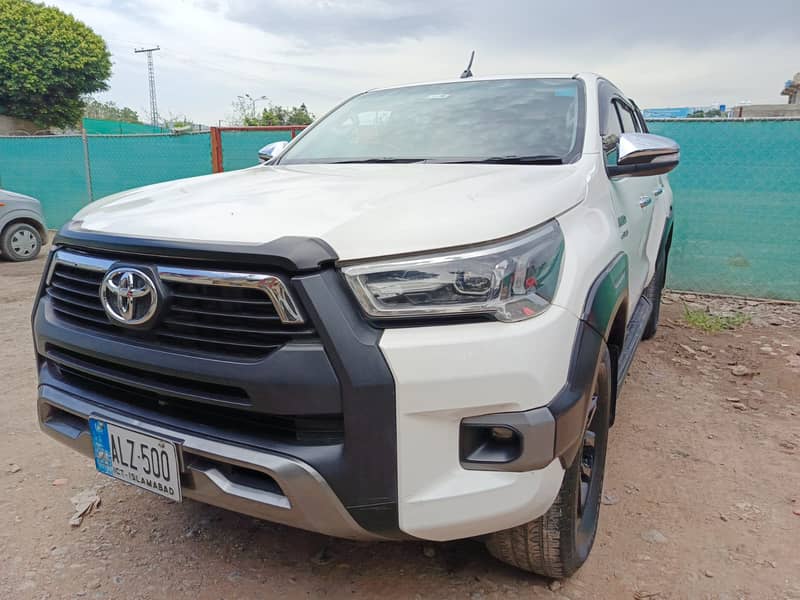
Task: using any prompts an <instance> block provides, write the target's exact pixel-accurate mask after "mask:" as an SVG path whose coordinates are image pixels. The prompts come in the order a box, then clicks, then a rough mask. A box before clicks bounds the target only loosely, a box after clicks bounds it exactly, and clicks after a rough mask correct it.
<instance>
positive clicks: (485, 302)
mask: <svg viewBox="0 0 800 600" xmlns="http://www.w3.org/2000/svg"><path fill="white" fill-rule="evenodd" d="M563 253H564V236H563V235H562V234H561V228H560V227H559V226H558V223H557V222H556V221H549V222H548V223H545V224H544V225H542V226H540V227H537V228H536V229H533V230H531V231H528V232H526V233H525V234H522V235H520V236H518V237H515V238H513V239H511V240H506V241H503V242H498V243H495V244H490V245H486V246H482V247H478V248H471V249H467V250H451V251H445V252H440V253H435V254H428V255H423V256H416V257H410V258H398V259H394V260H386V261H381V262H373V263H365V264H359V265H353V266H348V267H344V268H343V269H342V272H343V273H344V275H345V277H346V279H347V283H348V284H349V285H350V287H351V288H352V290H353V292H354V293H355V295H356V298H358V301H359V303H360V304H361V306H362V308H363V309H364V312H366V313H367V314H368V315H369V316H370V317H374V318H379V319H380V318H394V319H402V318H406V319H407V318H414V317H427V316H447V315H465V314H485V315H490V316H493V317H494V318H496V319H498V320H500V321H506V322H512V321H522V320H524V319H529V318H531V317H533V316H536V315H538V314H539V313H541V312H542V311H543V310H544V309H546V308H547V307H548V306H549V305H550V301H551V300H552V299H553V295H554V294H555V291H556V285H557V283H558V276H559V271H560V268H561V258H562V255H563Z"/></svg>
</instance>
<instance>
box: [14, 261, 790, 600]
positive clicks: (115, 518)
mask: <svg viewBox="0 0 800 600" xmlns="http://www.w3.org/2000/svg"><path fill="white" fill-rule="evenodd" d="M42 264H43V261H42V260H41V259H40V260H37V261H35V262H33V263H27V264H9V263H0V361H1V362H0V364H1V365H2V380H0V389H2V402H1V403H0V432H2V435H0V598H4V599H5V598H8V599H17V598H20V599H26V598H32V599H40V598H42V599H43V598H58V599H60V598H77V597H80V598H98V599H99V598H143V599H144V598H146V599H156V598H170V599H182V598H190V599H192V600H203V599H214V600H218V599H220V598H225V599H233V598H242V599H244V598H247V599H249V598H267V597H273V596H280V597H284V598H320V597H328V598H341V597H348V598H376V597H386V598H389V597H391V598H470V599H482V598H522V597H524V598H547V599H553V600H565V599H572V600H577V599H592V598H601V599H606V598H608V599H618V598H619V599H630V598H635V599H638V600H645V599H653V600H655V599H668V598H692V599H694V598H701V599H705V598H708V599H712V598H714V599H735V598H753V599H769V598H792V599H800V468H799V465H800V460H799V459H800V397H799V396H800V307H798V305H775V304H764V303H758V302H752V301H744V300H737V299H725V298H707V297H701V296H688V297H687V296H681V295H677V294H670V295H668V297H667V300H666V302H667V304H666V305H665V306H664V310H663V313H662V327H661V328H660V330H659V333H658V335H657V337H656V338H655V340H653V341H650V342H646V343H644V344H642V346H641V347H640V350H639V352H638V355H637V358H636V361H635V363H634V365H633V368H632V369H631V376H630V378H629V380H628V382H627V383H626V385H625V388H624V391H623V394H622V397H621V399H620V407H619V412H618V416H617V424H616V425H615V427H614V428H613V429H612V432H611V441H610V449H609V464H608V468H607V476H606V484H605V491H604V500H603V502H604V506H603V509H602V516H601V522H600V532H599V534H598V538H597V543H596V544H595V548H594V551H593V553H592V555H591V558H590V559H589V561H588V562H587V564H586V565H585V566H584V567H583V568H582V569H581V570H580V571H579V572H578V573H577V574H576V575H575V576H574V577H573V578H571V579H570V580H568V581H564V582H561V583H558V582H549V581H548V580H545V579H542V578H538V577H535V576H532V575H528V574H525V573H522V572H518V571H515V570H514V569H511V568H509V567H506V566H504V565H502V564H500V563H498V562H495V561H494V560H493V559H492V558H491V557H490V556H489V555H488V554H487V553H486V552H485V551H484V549H483V547H482V546H481V545H480V544H478V543H476V542H472V541H461V542H453V543H448V544H423V543H416V542H405V543H381V544H366V543H355V542H347V541H341V540H332V539H329V538H326V537H324V536H320V535H316V534H312V533H307V532H303V531H298V530H293V529H289V528H286V527H282V526H278V525H273V524H271V523H266V522H261V521H257V520H254V519H251V518H248V517H243V516H239V515H237V514H234V513H230V512H226V511H223V510H219V509H216V508H213V507H209V506H204V505H202V504H198V503H193V502H189V501H187V502H185V503H184V504H180V505H177V504H173V503H170V502H169V501H166V500H163V499H161V498H158V497H155V496H152V495H149V494H147V493H145V492H141V491H139V490H137V489H135V488H132V487H129V486H126V485H125V484H123V483H118V482H115V481H112V480H110V479H108V478H105V477H104V476H101V475H99V474H96V473H95V471H94V469H93V465H92V464H91V462H90V461H89V460H87V459H85V458H83V457H81V456H78V455H75V454H73V453H72V452H71V451H68V450H66V449H65V448H63V447H62V446H60V445H58V444H56V443H55V442H53V441H51V440H50V439H49V438H47V437H46V436H44V435H43V434H42V433H40V432H39V430H38V427H37V425H36V421H35V416H34V402H35V393H36V391H35V390H36V380H35V373H34V361H33V356H32V354H33V353H32V349H31V336H30V323H29V313H30V307H31V301H32V298H33V295H34V293H35V290H36V285H37V283H38V279H39V271H40V269H41V268H42ZM687 303H688V305H689V307H690V308H691V309H692V310H702V311H707V312H709V313H710V314H722V315H727V314H732V313H738V312H744V313H746V314H748V315H749V316H750V317H751V319H750V322H749V323H747V324H745V325H743V326H741V327H739V328H737V329H735V330H732V331H722V332H718V333H705V332H703V331H700V330H697V329H692V328H690V327H688V325H687V324H686V321H685V320H684V310H685V308H684V306H685V305H686V304H687ZM735 373H736V374H735ZM84 490H94V491H95V492H96V493H97V495H98V496H99V498H100V500H101V504H100V506H99V507H98V508H97V510H95V511H94V512H93V513H92V514H91V515H90V516H88V517H87V518H85V519H84V521H83V524H82V525H81V526H80V527H73V526H70V524H69V519H70V517H71V516H72V513H73V507H72V504H71V502H70V499H71V498H72V497H74V496H75V495H76V494H78V493H80V492H83V491H84Z"/></svg>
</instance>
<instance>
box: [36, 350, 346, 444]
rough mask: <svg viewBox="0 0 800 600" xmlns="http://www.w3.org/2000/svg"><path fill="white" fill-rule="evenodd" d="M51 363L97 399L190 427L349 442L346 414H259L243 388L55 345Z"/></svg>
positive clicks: (310, 441)
mask: <svg viewBox="0 0 800 600" xmlns="http://www.w3.org/2000/svg"><path fill="white" fill-rule="evenodd" d="M45 358H46V360H47V362H48V364H49V365H51V367H52V368H53V369H54V371H55V373H56V375H57V376H58V377H59V379H61V380H62V381H64V382H65V383H67V384H68V385H72V386H75V387H77V388H79V389H80V390H82V391H84V392H88V393H91V394H93V395H94V396H95V398H97V397H98V396H99V398H108V399H113V400H114V401H116V402H123V403H124V404H125V405H127V406H131V407H137V408H140V409H144V410H147V411H150V412H152V413H155V414H158V415H163V416H168V417H173V418H175V419H179V420H180V422H182V423H184V424H188V425H192V424H194V425H200V426H203V427H208V428H213V429H214V430H216V431H220V432H225V431H226V430H227V431H231V432H236V433H237V434H250V435H252V436H253V437H254V438H261V439H263V438H264V437H270V438H272V439H279V440H283V441H285V442H298V443H303V444H315V445H317V444H320V445H321V444H337V443H341V442H342V440H343V439H344V419H343V417H342V415H341V414H334V415H273V414H267V413H263V412H257V411H253V410H249V398H248V397H247V394H246V392H245V391H244V390H242V389H240V388H236V387H233V386H227V385H219V384H214V383H207V382H199V381H194V380H190V379H185V378H182V377H173V376H169V375H164V374H161V373H156V372H154V371H150V370H144V369H137V368H134V367H128V366H124V365H120V364H117V363H111V362H108V361H104V360H101V359H98V358H95V357H93V356H89V355H85V354H82V353H77V352H74V351H71V350H66V349H64V348H61V347H58V346H54V345H52V344H48V345H47V348H46V351H45ZM101 403H102V401H101ZM111 408H114V407H113V406H112V407H111Z"/></svg>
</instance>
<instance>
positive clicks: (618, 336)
mask: <svg viewBox="0 0 800 600" xmlns="http://www.w3.org/2000/svg"><path fill="white" fill-rule="evenodd" d="M629 303H630V298H629V293H628V257H627V255H626V254H625V253H624V252H620V253H618V254H617V255H616V256H615V257H614V258H613V259H612V260H611V262H609V263H608V265H607V266H606V267H605V268H604V269H603V270H602V271H601V272H600V274H599V275H598V276H597V278H596V279H595V280H594V282H593V283H592V286H591V287H590V289H589V293H588V295H587V297H586V303H585V306H584V311H583V315H582V317H581V318H582V320H583V321H585V322H586V323H587V324H588V325H590V326H591V327H592V328H593V329H594V330H595V331H597V333H599V334H600V335H601V336H602V337H603V340H604V341H605V343H606V345H607V346H608V349H609V353H610V354H611V365H612V372H611V384H612V387H611V424H612V425H613V424H614V417H615V415H616V409H617V391H618V389H619V385H618V383H619V382H618V381H617V366H618V359H619V353H620V350H621V349H622V345H623V343H624V341H625V331H626V328H627V325H628V309H629Z"/></svg>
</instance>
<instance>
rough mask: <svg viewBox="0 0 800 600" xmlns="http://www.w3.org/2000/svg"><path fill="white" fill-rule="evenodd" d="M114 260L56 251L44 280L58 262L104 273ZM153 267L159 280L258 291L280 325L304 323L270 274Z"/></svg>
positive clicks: (48, 278) (49, 279) (280, 281)
mask: <svg viewBox="0 0 800 600" xmlns="http://www.w3.org/2000/svg"><path fill="white" fill-rule="evenodd" d="M134 262H137V261H134ZM116 263H123V264H124V263H125V261H121V260H112V259H107V258H102V257H97V256H89V255H86V254H82V253H78V252H73V251H70V250H63V249H62V250H57V251H56V252H55V256H54V257H53V261H52V263H51V266H50V269H49V271H48V273H47V280H46V283H47V285H48V286H49V285H50V283H51V281H52V278H53V273H54V272H55V269H56V266H57V265H59V264H60V265H64V266H67V267H73V268H77V269H84V270H88V271H95V272H98V273H105V272H106V271H108V270H109V269H110V268H111V266H112V265H114V264H116ZM153 268H154V269H155V271H156V272H157V273H158V276H159V278H160V279H161V280H163V281H174V282H177V283H191V284H197V285H211V286H220V287H238V288H250V289H255V290H259V291H261V292H263V293H264V294H266V295H267V296H268V297H269V299H270V301H271V302H272V305H273V306H274V308H275V312H276V313H277V314H278V317H279V318H280V320H281V322H282V323H283V324H284V325H302V324H303V323H305V320H304V318H303V316H302V313H301V312H300V309H299V307H298V306H297V303H296V302H295V301H294V298H293V297H292V295H291V293H290V292H289V290H288V288H287V287H286V284H285V283H284V282H283V281H282V280H281V279H280V278H278V277H275V276H274V275H263V274H256V273H233V272H228V271H211V270H206V269H191V268H184V267H172V266H162V265H153Z"/></svg>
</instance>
